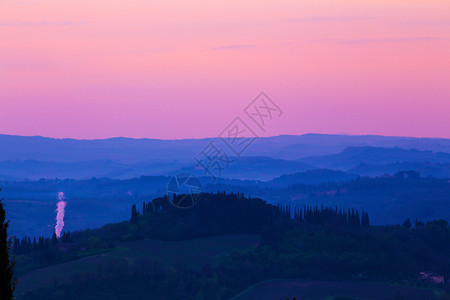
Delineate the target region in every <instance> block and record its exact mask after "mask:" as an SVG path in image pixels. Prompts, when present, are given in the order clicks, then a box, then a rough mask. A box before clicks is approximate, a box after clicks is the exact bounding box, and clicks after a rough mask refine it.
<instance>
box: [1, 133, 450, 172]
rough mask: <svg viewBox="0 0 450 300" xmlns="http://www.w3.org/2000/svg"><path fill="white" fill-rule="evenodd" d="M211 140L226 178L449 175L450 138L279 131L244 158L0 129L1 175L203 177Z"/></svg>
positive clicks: (194, 148) (199, 144) (193, 145)
mask: <svg viewBox="0 0 450 300" xmlns="http://www.w3.org/2000/svg"><path fill="white" fill-rule="evenodd" d="M211 142H213V143H214V145H216V146H217V147H219V148H220V149H221V150H222V151H223V152H224V153H227V154H228V155H229V157H230V159H231V160H233V162H232V163H230V165H229V168H226V169H224V170H223V172H222V174H220V175H219V174H218V176H219V177H224V178H237V179H243V180H245V179H254V180H271V179H273V178H275V177H279V176H282V175H285V174H294V173H298V172H303V171H308V170H314V169H331V170H338V171H347V172H350V173H354V174H357V175H370V176H377V175H382V174H384V173H389V174H392V173H395V172H397V171H400V170H417V171H421V170H422V171H423V174H424V175H427V176H428V175H431V176H437V177H448V176H450V167H449V166H450V154H449V153H450V140H449V139H421V138H402V137H384V136H345V135H319V134H306V135H301V136H275V137H264V138H258V139H256V140H255V141H254V143H253V144H251V145H250V147H248V149H246V151H245V152H244V153H243V155H242V156H241V157H239V158H238V157H236V156H235V154H234V153H232V152H231V151H230V150H229V148H228V147H227V145H226V144H224V142H223V141H222V140H220V139H218V138H213V139H211V138H209V139H197V140H195V139H187V140H155V139H129V138H111V139H105V140H74V139H52V138H44V137H22V136H9V135H0V145H1V147H0V180H23V179H31V180H36V179H40V178H73V179H88V178H91V177H98V178H101V177H108V178H113V179H127V178H135V177H139V176H170V175H174V174H176V173H179V172H189V173H193V174H196V175H197V176H203V175H205V174H204V170H201V169H199V168H195V164H196V162H195V160H194V158H195V157H199V156H200V152H201V151H202V150H203V149H205V147H206V146H207V145H208V144H209V143H211ZM380 145H381V146H383V147H380ZM446 152H447V153H446ZM312 176H313V175H312Z"/></svg>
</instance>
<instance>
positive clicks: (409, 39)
mask: <svg viewBox="0 0 450 300" xmlns="http://www.w3.org/2000/svg"><path fill="white" fill-rule="evenodd" d="M440 40H443V38H438V37H420V36H418V37H406V38H388V39H354V40H341V41H339V43H340V44H370V43H403V42H418V41H440Z"/></svg>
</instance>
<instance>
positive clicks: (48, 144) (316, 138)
mask: <svg viewBox="0 0 450 300" xmlns="http://www.w3.org/2000/svg"><path fill="white" fill-rule="evenodd" d="M211 141H213V142H214V143H217V145H220V147H221V148H223V150H224V151H228V148H227V146H226V145H225V144H224V143H223V141H221V140H220V139H218V138H205V139H181V140H158V139H132V138H110V139H102V140H75V139H54V138H46V137H39V136H33V137H29V136H15V135H0V145H1V147H0V160H27V159H34V160H40V161H53V162H77V161H90V160H112V161H117V162H121V163H134V162H143V161H153V160H155V161H158V160H159V161H160V160H162V159H163V160H164V161H167V160H178V161H191V159H192V157H193V156H195V155H198V153H199V152H200V151H202V150H203V148H204V147H206V146H207V145H208V143H210V142H211ZM363 146H371V147H385V148H387V147H399V148H403V149H417V150H421V151H434V152H447V153H450V139H442V138H410V137H389V136H375V135H363V136H356V135H355V136H349V135H331V134H304V135H280V136H273V137H261V138H257V139H256V140H255V141H254V142H253V144H251V145H250V147H248V149H246V151H245V152H244V153H243V155H245V156H267V157H271V158H279V159H288V160H292V159H299V158H303V157H308V156H315V155H326V154H335V153H339V152H341V151H343V150H344V149H345V148H348V147H363Z"/></svg>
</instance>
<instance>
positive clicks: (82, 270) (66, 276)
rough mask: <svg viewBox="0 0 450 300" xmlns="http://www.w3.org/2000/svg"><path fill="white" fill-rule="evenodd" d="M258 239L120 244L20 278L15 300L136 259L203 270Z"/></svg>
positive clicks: (234, 237)
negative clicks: (29, 292)
mask: <svg viewBox="0 0 450 300" xmlns="http://www.w3.org/2000/svg"><path fill="white" fill-rule="evenodd" d="M258 241H259V236H257V235H224V236H215V237H208V238H202V239H196V240H187V241H158V240H141V241H134V242H125V243H119V244H117V245H116V248H115V249H114V250H113V251H109V252H105V253H101V254H96V255H91V256H87V257H83V258H80V259H77V260H73V261H69V262H65V263H61V264H57V265H53V266H49V267H46V268H41V269H36V270H33V271H31V272H28V273H26V274H24V275H23V276H21V277H20V278H19V282H18V285H17V290H16V296H17V299H21V296H23V295H24V293H26V292H28V291H32V290H34V289H36V288H39V287H41V286H52V285H56V284H59V283H66V282H69V281H70V280H72V279H74V278H77V277H78V278H79V277H81V276H83V275H86V274H100V273H102V272H108V270H110V269H109V268H110V266H111V265H118V264H123V265H129V264H133V263H134V262H135V261H136V260H137V259H140V258H149V259H155V260H157V261H159V262H161V263H162V264H163V265H165V266H171V265H172V264H173V262H175V261H176V260H177V259H182V260H183V261H184V262H185V263H186V265H187V266H188V267H192V268H200V267H202V266H203V264H205V263H209V264H211V265H214V263H215V261H216V258H217V257H220V256H221V255H227V254H230V253H232V252H233V251H234V250H244V249H248V248H252V247H255V246H257V244H258Z"/></svg>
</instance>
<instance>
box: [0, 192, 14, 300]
mask: <svg viewBox="0 0 450 300" xmlns="http://www.w3.org/2000/svg"><path fill="white" fill-rule="evenodd" d="M5 217H6V212H5V210H4V208H3V203H2V201H1V200H0V298H1V299H5V300H9V299H13V294H14V289H15V288H16V280H15V279H14V261H13V259H11V258H10V257H9V250H10V249H11V240H8V226H9V221H5Z"/></svg>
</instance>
